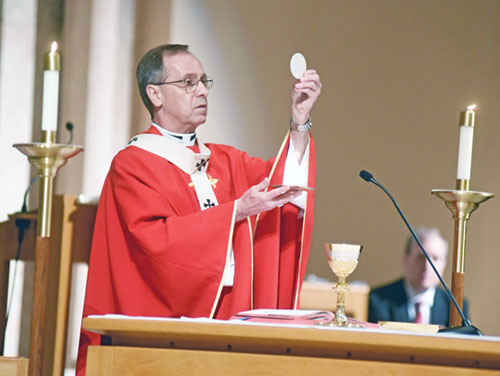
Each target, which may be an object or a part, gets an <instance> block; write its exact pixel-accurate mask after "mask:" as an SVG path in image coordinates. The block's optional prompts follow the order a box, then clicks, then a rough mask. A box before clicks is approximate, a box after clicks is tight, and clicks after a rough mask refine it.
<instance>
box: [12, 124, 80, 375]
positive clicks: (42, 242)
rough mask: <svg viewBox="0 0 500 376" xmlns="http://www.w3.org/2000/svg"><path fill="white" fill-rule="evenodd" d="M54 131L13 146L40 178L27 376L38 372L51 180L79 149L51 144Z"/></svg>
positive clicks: (44, 311) (46, 275)
mask: <svg viewBox="0 0 500 376" xmlns="http://www.w3.org/2000/svg"><path fill="white" fill-rule="evenodd" d="M55 135H56V132H55V131H42V139H43V141H44V142H35V143H28V144H14V145H13V146H14V147H15V148H17V149H18V150H19V151H20V152H21V153H23V154H24V155H26V156H27V157H28V160H29V162H30V163H31V164H32V165H33V166H35V167H36V169H37V173H38V175H39V176H40V190H39V199H38V227H37V239H36V246H35V247H36V248H35V277H34V291H33V308H32V309H33V311H32V314H31V334H30V356H29V358H30V362H29V371H28V372H29V375H30V376H38V375H41V372H42V358H43V332H44V328H45V313H46V306H47V290H48V264H49V255H50V254H49V252H50V228H51V216H52V196H53V185H54V178H55V176H56V175H57V171H58V170H59V168H61V167H62V166H64V164H65V163H66V161H67V160H68V159H69V158H71V157H73V156H75V155H76V154H78V153H79V152H81V151H82V150H83V147H82V146H79V145H66V144H55V143H53V142H52V140H55Z"/></svg>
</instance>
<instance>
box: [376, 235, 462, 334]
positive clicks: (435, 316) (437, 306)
mask: <svg viewBox="0 0 500 376" xmlns="http://www.w3.org/2000/svg"><path fill="white" fill-rule="evenodd" d="M416 234H417V236H418V238H419V239H420V241H421V242H422V245H423V246H424V248H425V250H426V251H427V253H428V254H429V257H430V258H431V259H432V261H433V262H434V265H435V266H436V269H437V270H438V272H439V273H440V274H441V275H442V274H443V271H444V268H445V266H446V256H447V254H448V243H447V241H446V240H445V239H443V237H442V236H441V234H440V233H439V230H438V229H436V228H424V227H420V228H418V229H417V230H416ZM403 268H404V277H403V278H400V279H398V280H397V281H395V282H393V283H390V284H388V285H385V286H382V287H379V288H376V289H374V290H372V291H371V293H370V302H369V311H368V321H370V322H378V321H399V322H416V323H422V324H438V325H443V326H448V323H449V311H450V301H449V299H448V296H447V295H446V293H445V291H444V290H443V289H441V288H440V287H438V285H439V279H438V277H437V276H436V274H435V273H434V271H433V270H432V267H431V265H430V264H429V262H427V260H426V259H425V256H424V254H423V252H422V250H421V249H420V247H419V246H418V244H417V242H416V241H415V240H414V239H413V238H412V237H411V236H410V237H409V238H408V241H407V243H406V252H405V255H404V258H403ZM466 308H467V306H466V305H465V302H464V311H465V314H466V315H467V309H466Z"/></svg>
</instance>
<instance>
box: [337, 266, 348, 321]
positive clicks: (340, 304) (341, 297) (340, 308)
mask: <svg viewBox="0 0 500 376" xmlns="http://www.w3.org/2000/svg"><path fill="white" fill-rule="evenodd" d="M345 280H346V277H345V276H339V283H337V284H336V285H335V292H336V293H337V310H336V312H335V323H336V324H337V325H339V326H345V325H346V324H347V317H346V315H345V292H346V290H347V283H346V282H345Z"/></svg>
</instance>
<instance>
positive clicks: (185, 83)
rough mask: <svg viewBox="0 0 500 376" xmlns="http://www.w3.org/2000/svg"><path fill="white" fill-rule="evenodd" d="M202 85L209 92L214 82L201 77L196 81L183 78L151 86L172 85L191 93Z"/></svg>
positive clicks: (208, 78)
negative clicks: (199, 84)
mask: <svg viewBox="0 0 500 376" xmlns="http://www.w3.org/2000/svg"><path fill="white" fill-rule="evenodd" d="M200 82H201V83H202V84H203V86H205V87H206V88H207V90H210V89H211V88H212V86H213V85H214V80H213V79H211V78H210V77H202V78H198V79H194V78H189V77H188V78H184V79H183V80H177V81H170V82H159V83H156V84H151V85H158V86H160V85H170V84H173V85H175V86H178V87H180V88H183V89H185V90H186V93H187V94H189V93H192V92H194V91H195V90H196V88H197V87H198V83H200Z"/></svg>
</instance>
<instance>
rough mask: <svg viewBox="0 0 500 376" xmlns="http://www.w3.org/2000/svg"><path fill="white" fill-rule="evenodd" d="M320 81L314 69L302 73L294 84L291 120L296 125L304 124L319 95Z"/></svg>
mask: <svg viewBox="0 0 500 376" xmlns="http://www.w3.org/2000/svg"><path fill="white" fill-rule="evenodd" d="M322 86H323V85H322V84H321V80H320V78H319V75H318V73H316V71H315V70H314V69H309V70H306V71H305V72H304V74H303V75H302V77H301V78H300V79H298V80H297V81H296V82H295V85H294V86H293V93H292V119H293V121H294V122H295V123H296V124H304V123H305V122H307V120H308V119H309V116H310V115H309V113H310V112H311V109H312V107H313V105H314V103H315V102H316V100H317V99H318V97H319V95H320V93H321V87H322Z"/></svg>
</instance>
